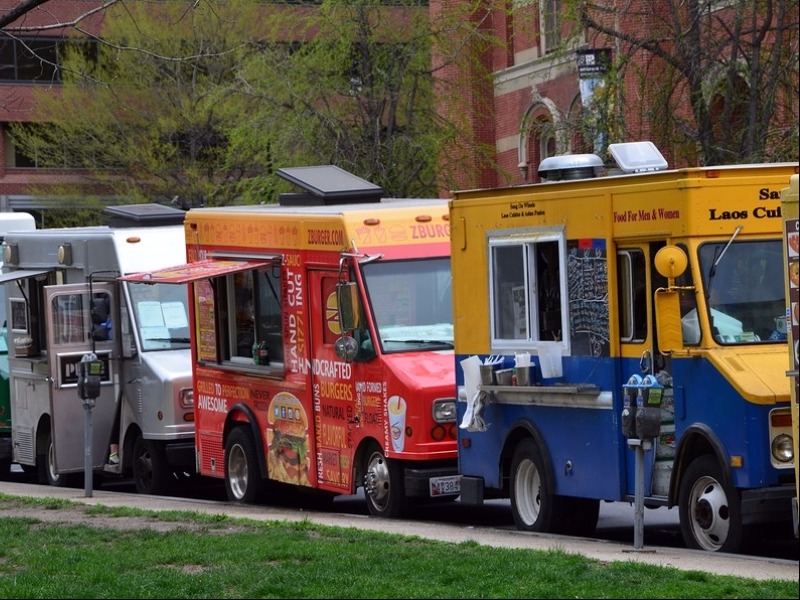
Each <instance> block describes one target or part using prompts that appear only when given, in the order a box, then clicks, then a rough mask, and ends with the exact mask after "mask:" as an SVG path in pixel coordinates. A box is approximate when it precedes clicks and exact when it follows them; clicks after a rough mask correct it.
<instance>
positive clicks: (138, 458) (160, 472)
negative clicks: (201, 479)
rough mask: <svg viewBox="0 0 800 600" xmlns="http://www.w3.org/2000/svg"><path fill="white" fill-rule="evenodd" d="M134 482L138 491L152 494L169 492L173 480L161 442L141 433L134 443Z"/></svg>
mask: <svg viewBox="0 0 800 600" xmlns="http://www.w3.org/2000/svg"><path fill="white" fill-rule="evenodd" d="M133 482H134V483H135V484H136V491H137V492H139V493H140V494H152V495H159V494H165V493H167V492H168V491H170V487H171V486H172V482H173V479H172V469H170V467H169V465H168V464H167V457H166V455H165V453H164V449H163V447H162V446H161V444H159V443H158V442H156V441H153V440H146V439H144V438H143V437H142V436H141V435H140V436H139V437H138V438H136V441H135V442H134V444H133Z"/></svg>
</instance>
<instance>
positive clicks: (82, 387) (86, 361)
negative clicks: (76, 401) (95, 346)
mask: <svg viewBox="0 0 800 600" xmlns="http://www.w3.org/2000/svg"><path fill="white" fill-rule="evenodd" d="M102 374H103V363H102V362H101V361H99V360H97V355H96V354H94V353H89V354H84V355H83V357H82V358H81V360H80V362H79V363H78V397H79V398H80V399H81V400H83V402H84V404H89V405H91V406H94V401H95V400H96V399H97V397H98V396H99V395H100V378H101V375H102Z"/></svg>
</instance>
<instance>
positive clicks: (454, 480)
mask: <svg viewBox="0 0 800 600" xmlns="http://www.w3.org/2000/svg"><path fill="white" fill-rule="evenodd" d="M430 484H431V496H449V495H453V494H460V493H461V475H450V476H449V477H431V480H430Z"/></svg>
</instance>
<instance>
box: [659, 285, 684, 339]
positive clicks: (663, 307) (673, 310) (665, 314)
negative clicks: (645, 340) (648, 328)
mask: <svg viewBox="0 0 800 600" xmlns="http://www.w3.org/2000/svg"><path fill="white" fill-rule="evenodd" d="M654 298H655V304H656V330H657V331H658V351H659V352H661V353H662V354H670V353H672V352H674V351H675V350H677V349H679V348H683V329H682V326H681V325H682V324H681V307H680V300H679V293H678V291H677V290H666V289H658V290H656V293H655V297H654Z"/></svg>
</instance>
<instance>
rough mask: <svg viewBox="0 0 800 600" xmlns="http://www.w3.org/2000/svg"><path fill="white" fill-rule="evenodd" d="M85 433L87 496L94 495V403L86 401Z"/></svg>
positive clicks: (84, 463)
mask: <svg viewBox="0 0 800 600" xmlns="http://www.w3.org/2000/svg"><path fill="white" fill-rule="evenodd" d="M83 408H84V415H85V417H84V419H83V422H84V433H83V443H84V448H85V450H86V452H85V455H84V460H83V495H84V496H85V497H86V498H91V497H92V484H93V481H92V475H93V471H92V405H91V403H90V402H88V401H84V403H83Z"/></svg>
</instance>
